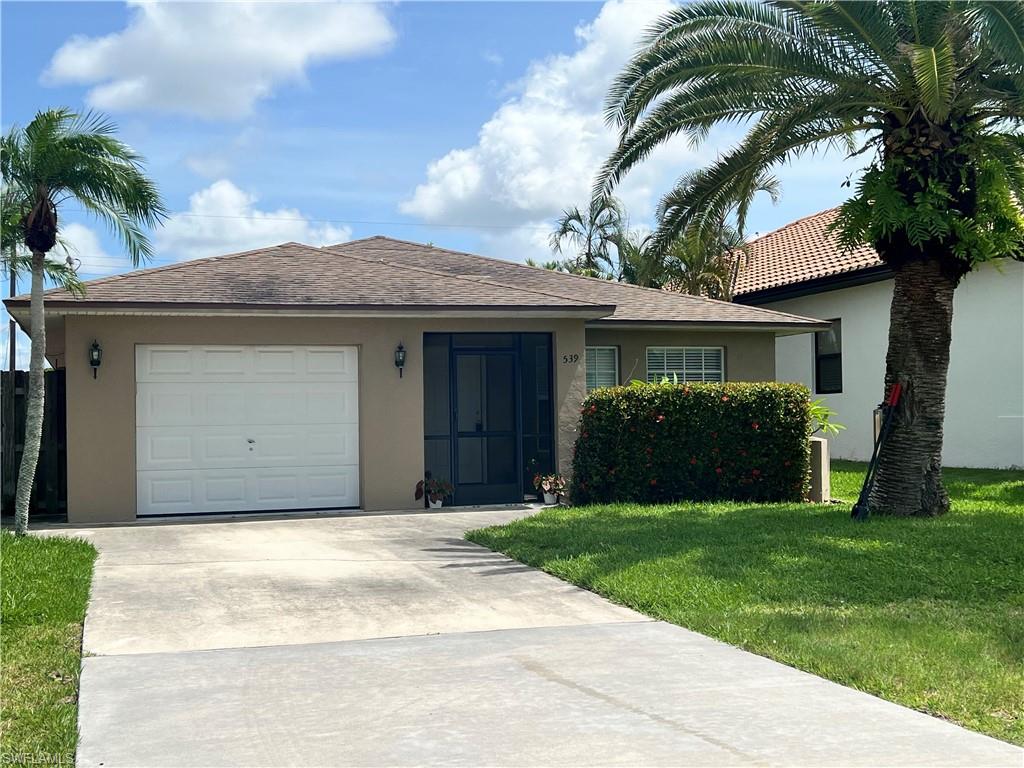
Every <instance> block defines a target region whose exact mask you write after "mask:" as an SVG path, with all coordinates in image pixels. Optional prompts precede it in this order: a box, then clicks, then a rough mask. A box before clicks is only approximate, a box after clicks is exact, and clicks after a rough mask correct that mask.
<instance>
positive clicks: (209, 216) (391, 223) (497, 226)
mask: <svg viewBox="0 0 1024 768" xmlns="http://www.w3.org/2000/svg"><path fill="white" fill-rule="evenodd" d="M68 210H70V211H73V212H75V213H89V211H86V210H85V209H84V208H69V209H68ZM169 217H170V218H174V217H185V218H190V219H237V220H241V221H289V222H300V223H303V224H359V225H364V226H375V227H422V228H426V229H429V228H431V227H441V228H445V229H500V230H517V229H520V230H521V229H526V230H532V231H536V232H550V231H551V230H550V227H535V226H529V225H525V224H456V223H454V222H417V221H383V220H376V219H313V218H304V217H302V216H240V215H237V214H227V213H224V214H219V213H190V212H188V211H176V212H174V213H171V214H169Z"/></svg>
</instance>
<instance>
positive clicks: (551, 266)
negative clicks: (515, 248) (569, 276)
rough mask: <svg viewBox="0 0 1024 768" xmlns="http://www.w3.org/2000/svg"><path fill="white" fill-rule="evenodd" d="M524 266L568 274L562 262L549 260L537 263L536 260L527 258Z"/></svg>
mask: <svg viewBox="0 0 1024 768" xmlns="http://www.w3.org/2000/svg"><path fill="white" fill-rule="evenodd" d="M525 264H526V266H528V267H536V268H537V269H547V270H550V271H551V272H568V271H569V270H568V269H567V268H566V265H565V262H564V261H557V260H555V259H551V260H550V261H537V260H536V259H533V258H530V257H527V258H526V261H525Z"/></svg>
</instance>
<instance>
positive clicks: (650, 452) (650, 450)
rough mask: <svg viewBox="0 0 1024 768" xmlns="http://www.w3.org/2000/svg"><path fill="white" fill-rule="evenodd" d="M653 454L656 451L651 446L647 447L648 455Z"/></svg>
mask: <svg viewBox="0 0 1024 768" xmlns="http://www.w3.org/2000/svg"><path fill="white" fill-rule="evenodd" d="M652 453H654V449H653V448H651V446H647V455H648V456H650V455H651V454H652Z"/></svg>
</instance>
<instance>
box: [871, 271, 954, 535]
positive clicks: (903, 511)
mask: <svg viewBox="0 0 1024 768" xmlns="http://www.w3.org/2000/svg"><path fill="white" fill-rule="evenodd" d="M956 282H957V281H956V280H955V279H954V278H952V277H950V276H949V275H948V274H946V273H945V272H944V271H943V268H942V264H941V263H940V261H939V260H938V259H927V260H915V261H910V262H908V263H906V264H905V265H903V266H902V267H901V268H900V269H898V271H897V272H896V278H895V282H894V286H893V295H892V308H891V310H890V316H889V352H888V354H887V356H886V360H885V383H886V389H887V390H888V387H889V386H890V385H891V384H892V383H893V382H895V381H899V382H901V383H902V384H903V395H902V397H901V399H900V403H899V407H898V409H897V411H896V414H895V421H894V423H893V428H892V432H891V433H890V435H889V439H888V442H886V444H885V445H884V446H883V447H882V449H881V451H880V453H879V456H878V469H877V472H878V474H877V477H876V481H875V485H874V488H873V489H872V491H871V495H870V498H869V499H868V507H869V509H870V511H871V512H872V513H873V514H887V515H900V516H910V515H918V516H934V515H941V514H944V513H945V512H948V511H949V495H948V494H947V493H946V488H945V486H944V485H943V484H942V422H943V419H944V417H945V410H946V375H947V372H948V371H949V343H950V338H951V336H952V331H953V290H954V289H955V288H956Z"/></svg>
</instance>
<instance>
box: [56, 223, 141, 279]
mask: <svg viewBox="0 0 1024 768" xmlns="http://www.w3.org/2000/svg"><path fill="white" fill-rule="evenodd" d="M60 237H61V242H62V244H63V246H64V247H63V248H62V247H60V246H58V247H57V248H55V249H54V250H53V251H51V252H50V257H51V258H55V259H58V260H60V261H63V260H64V259H65V258H66V257H68V256H70V257H71V258H72V259H73V260H74V261H75V262H77V269H78V274H79V275H82V276H85V277H89V278H92V277H102V276H104V275H113V274H116V273H118V272H124V271H126V270H129V269H132V263H131V260H130V259H129V258H128V257H127V256H113V255H111V254H109V253H107V252H106V250H104V248H103V245H102V244H101V243H100V238H99V236H98V235H97V234H96V232H95V231H94V230H92V229H90V228H89V227H87V226H85V225H84V224H79V223H77V222H71V223H69V224H65V225H63V226H62V227H61V230H60Z"/></svg>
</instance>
